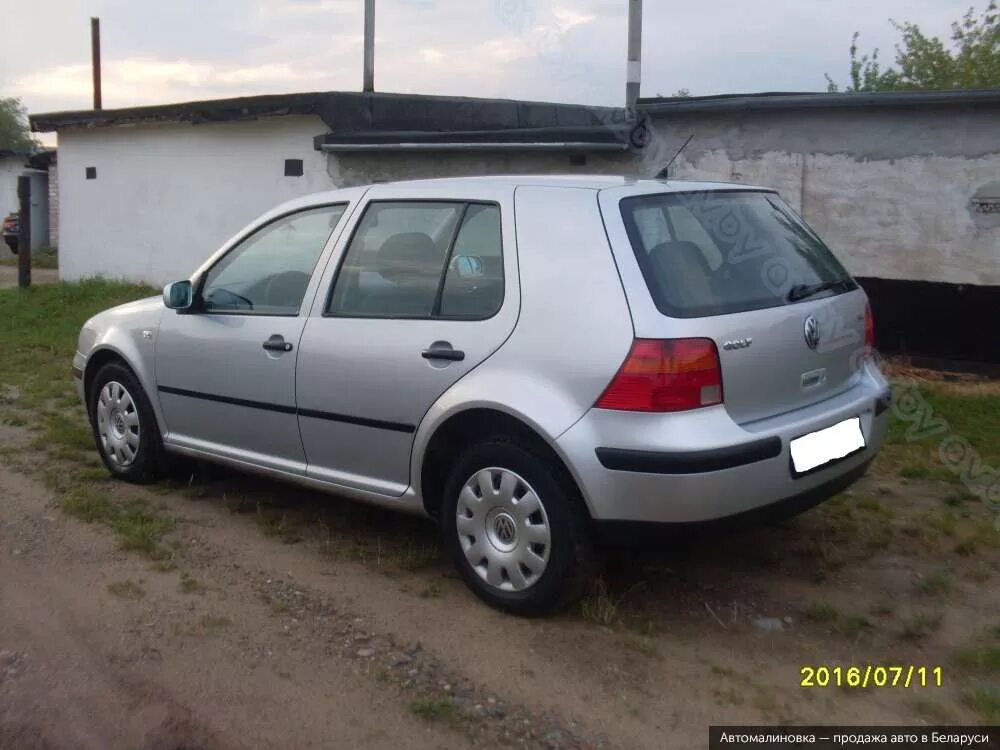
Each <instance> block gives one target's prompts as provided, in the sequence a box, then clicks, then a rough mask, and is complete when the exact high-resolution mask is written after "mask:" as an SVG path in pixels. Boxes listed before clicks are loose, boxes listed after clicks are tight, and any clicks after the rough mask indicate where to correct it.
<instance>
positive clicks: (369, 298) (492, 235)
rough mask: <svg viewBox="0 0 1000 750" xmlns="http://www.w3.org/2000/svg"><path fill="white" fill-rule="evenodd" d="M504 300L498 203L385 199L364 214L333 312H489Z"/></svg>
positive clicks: (476, 315)
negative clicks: (496, 204)
mask: <svg viewBox="0 0 1000 750" xmlns="http://www.w3.org/2000/svg"><path fill="white" fill-rule="evenodd" d="M502 302H503V251H502V243H501V238H500V209H499V208H498V207H497V206H495V205H493V204H480V203H458V202H445V201H433V202H431V201H420V202H416V201H413V202H406V201H385V202H375V203H372V204H370V205H369V206H368V209H367V210H366V211H365V215H364V216H363V217H362V219H361V221H360V222H359V224H358V227H357V229H356V230H355V232H354V236H353V237H352V239H351V242H350V245H349V246H348V248H347V251H346V254H345V258H344V262H343V265H342V266H341V268H340V272H339V273H338V275H337V280H336V282H335V285H334V289H333V294H332V295H331V296H330V302H329V304H328V305H327V314H328V315H341V316H353V317H366V318H457V319H483V318H488V317H491V316H492V315H493V314H494V313H496V312H497V311H498V310H499V309H500V305H501V304H502Z"/></svg>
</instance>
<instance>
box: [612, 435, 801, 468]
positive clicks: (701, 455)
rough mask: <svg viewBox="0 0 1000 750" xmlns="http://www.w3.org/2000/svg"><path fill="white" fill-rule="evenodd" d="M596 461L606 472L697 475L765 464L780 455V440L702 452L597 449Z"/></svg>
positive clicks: (767, 439)
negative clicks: (748, 465)
mask: <svg viewBox="0 0 1000 750" xmlns="http://www.w3.org/2000/svg"><path fill="white" fill-rule="evenodd" d="M596 453H597V460H598V461H600V462H601V466H603V467H604V468H605V469H614V470H615V471H641V472H645V473H647V474H698V473H701V472H705V471H718V470H719V469H731V468H733V467H734V466H743V465H745V464H752V463H756V462H757V461H765V460H767V459H769V458H774V457H775V456H778V455H780V454H781V438H779V437H769V438H763V439H761V440H755V441H754V442H752V443H743V444H741V445H729V446H726V447H725V448H714V449H712V450H704V451H674V452H669V453H666V452H660V451H634V450H627V449H624V448H597V449H596Z"/></svg>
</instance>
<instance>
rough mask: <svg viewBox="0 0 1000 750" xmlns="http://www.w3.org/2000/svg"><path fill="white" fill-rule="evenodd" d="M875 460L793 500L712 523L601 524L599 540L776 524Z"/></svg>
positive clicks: (851, 481) (834, 490) (840, 488)
mask: <svg viewBox="0 0 1000 750" xmlns="http://www.w3.org/2000/svg"><path fill="white" fill-rule="evenodd" d="M870 464H871V460H868V461H866V462H865V463H863V464H861V465H860V466H857V467H855V468H853V469H851V470H850V471H847V472H845V473H843V474H839V475H837V476H836V477H835V478H834V479H831V480H830V481H829V482H827V483H826V484H822V485H819V486H818V487H813V488H812V489H808V490H804V491H803V492H800V493H798V494H796V495H792V496H791V497H786V498H784V499H782V500H777V501H775V502H773V503H770V504H768V505H761V506H760V507H757V508H751V509H750V510H745V511H743V512H742V513H737V514H735V515H732V516H723V517H721V518H714V519H712V520H709V521H688V522H673V523H672V522H669V521H659V522H655V521H597V522H596V524H595V525H596V531H597V535H598V539H600V540H601V541H602V542H605V543H608V544H625V543H634V542H637V541H642V540H648V541H656V540H660V539H663V538H664V537H666V538H670V537H671V535H676V534H679V533H683V535H684V538H685V539H690V538H691V537H692V536H697V535H699V534H718V533H724V532H731V531H738V530H742V529H748V528H753V527H754V526H763V525H766V524H770V523H775V522H777V521H780V520H782V519H785V518H789V517H791V516H794V515H798V514H799V513H803V512H805V511H807V510H809V509H810V508H812V507H814V506H816V505H819V504H820V503H822V502H824V501H826V500H829V499H830V498H831V497H833V496H834V495H836V494H837V493H838V492H843V491H844V490H846V489H847V488H848V487H850V486H851V485H852V484H854V483H855V482H856V481H858V480H859V479H860V478H861V477H862V476H864V473H865V472H866V471H868V466H869V465H870Z"/></svg>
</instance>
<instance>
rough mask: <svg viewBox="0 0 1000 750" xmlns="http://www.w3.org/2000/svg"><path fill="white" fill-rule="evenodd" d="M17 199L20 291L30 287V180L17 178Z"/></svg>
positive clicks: (22, 177)
mask: <svg viewBox="0 0 1000 750" xmlns="http://www.w3.org/2000/svg"><path fill="white" fill-rule="evenodd" d="M17 198H18V201H19V203H20V213H19V214H18V217H17V220H18V229H19V231H18V238H17V285H18V286H19V287H21V288H22V289H25V288H27V287H29V286H31V178H30V177H29V176H28V175H21V176H20V177H18V178H17Z"/></svg>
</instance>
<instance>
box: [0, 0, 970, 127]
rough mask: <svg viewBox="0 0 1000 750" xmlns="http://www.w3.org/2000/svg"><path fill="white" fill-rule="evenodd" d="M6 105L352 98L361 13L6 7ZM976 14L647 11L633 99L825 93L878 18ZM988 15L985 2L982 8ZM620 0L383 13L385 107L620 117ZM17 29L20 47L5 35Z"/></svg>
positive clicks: (475, 4) (45, 4) (386, 4)
mask: <svg viewBox="0 0 1000 750" xmlns="http://www.w3.org/2000/svg"><path fill="white" fill-rule="evenodd" d="M8 2H9V3H11V5H10V6H9V7H8V9H7V10H6V11H5V13H4V16H5V19H6V21H7V23H5V28H6V29H7V33H5V34H4V42H3V44H2V45H0V95H4V96H9V95H14V96H20V97H21V98H22V99H23V100H24V103H25V105H26V106H27V107H28V108H29V110H30V111H32V112H45V111H53V110H64V109H86V108H89V107H90V103H91V83H90V25H89V21H88V19H89V17H90V16H91V15H96V16H100V18H101V45H102V51H103V60H104V63H103V67H104V106H105V107H109V108H110V107H127V106H131V105H137V104H151V103H164V102H173V101H185V100H191V99H209V98H215V97H227V96H240V95H248V94H260V93H278V92H290V91H317V90H331V89H336V90H357V89H359V88H360V86H361V63H362V24H363V20H362V15H363V14H362V9H363V5H364V3H363V0H156V1H155V2H153V1H151V0H27V1H25V2H18V3H17V4H16V6H15V5H14V4H13V2H12V0H6V2H5V4H6V3H8ZM970 2H972V0H958V1H957V2H956V1H955V0H753V2H747V0H713V1H712V2H705V1H704V0H703V1H702V2H678V1H677V0H646V1H645V3H644V5H645V17H644V23H643V32H644V33H643V67H642V76H643V80H642V93H643V95H644V96H653V95H656V94H662V95H670V94H672V93H674V92H675V91H677V90H678V89H680V88H687V89H689V90H690V91H691V93H692V94H694V95H701V94H717V93H730V92H748V91H820V90H824V89H825V87H826V82H825V80H824V78H823V74H824V73H827V72H828V73H830V74H831V75H832V76H833V77H834V78H835V79H837V80H839V81H844V80H845V79H846V77H847V67H848V47H849V46H850V40H851V34H852V33H853V32H854V31H856V30H857V31H860V32H861V43H862V46H863V48H865V49H870V48H872V47H880V48H882V50H883V56H884V57H885V58H886V59H887V60H891V59H892V58H893V45H894V43H895V41H896V40H897V37H898V35H897V33H896V32H895V31H894V30H893V29H892V28H891V26H890V25H889V19H890V18H895V19H897V20H900V21H902V20H909V21H914V22H916V23H919V24H920V25H921V27H922V28H923V29H924V30H925V32H927V33H931V34H934V35H939V36H945V35H947V34H948V32H949V28H950V27H949V24H950V22H951V21H953V20H955V19H957V18H958V17H960V16H961V15H962V13H963V12H964V11H965V10H966V9H967V8H968V6H969V4H970ZM983 5H985V0H982V1H981V2H980V3H979V6H980V7H981V6H983ZM626 8H627V0H376V59H375V87H376V89H377V90H380V91H398V92H410V93H425V94H453V95H465V96H491V97H508V98H519V99H540V100H554V101H565V102H580V103H586V104H610V105H620V104H621V103H622V100H623V97H624V88H625V40H626ZM15 29H16V30H17V31H16V33H15V31H14V30H15Z"/></svg>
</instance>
